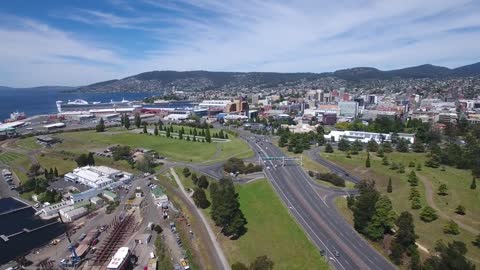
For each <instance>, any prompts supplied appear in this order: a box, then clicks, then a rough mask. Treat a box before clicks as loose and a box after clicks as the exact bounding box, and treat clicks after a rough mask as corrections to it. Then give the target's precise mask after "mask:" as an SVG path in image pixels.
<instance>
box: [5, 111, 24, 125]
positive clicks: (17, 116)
mask: <svg viewBox="0 0 480 270" xmlns="http://www.w3.org/2000/svg"><path fill="white" fill-rule="evenodd" d="M25 118H27V116H26V115H25V113H23V112H13V113H11V114H10V118H8V119H5V121H4V122H5V123H10V122H15V121H19V120H23V119H25Z"/></svg>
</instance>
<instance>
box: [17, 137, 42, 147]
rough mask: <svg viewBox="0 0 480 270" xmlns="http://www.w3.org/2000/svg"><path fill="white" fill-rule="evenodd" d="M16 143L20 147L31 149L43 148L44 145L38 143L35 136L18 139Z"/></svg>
mask: <svg viewBox="0 0 480 270" xmlns="http://www.w3.org/2000/svg"><path fill="white" fill-rule="evenodd" d="M16 144H17V146H19V147H22V148H25V149H29V150H35V149H40V148H42V146H41V145H40V144H38V143H37V139H36V138H35V137H28V138H24V139H21V140H18V141H17V142H16Z"/></svg>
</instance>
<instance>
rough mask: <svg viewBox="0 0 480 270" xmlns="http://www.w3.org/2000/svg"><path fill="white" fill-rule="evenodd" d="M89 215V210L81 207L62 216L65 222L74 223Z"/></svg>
mask: <svg viewBox="0 0 480 270" xmlns="http://www.w3.org/2000/svg"><path fill="white" fill-rule="evenodd" d="M87 213H88V211H87V208H85V207H79V208H75V209H72V210H70V211H65V212H64V213H63V214H61V215H62V217H63V219H64V221H65V222H72V221H74V220H76V219H78V218H81V217H83V216H84V215H86V214H87Z"/></svg>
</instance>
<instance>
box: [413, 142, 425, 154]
mask: <svg viewBox="0 0 480 270" xmlns="http://www.w3.org/2000/svg"><path fill="white" fill-rule="evenodd" d="M412 150H413V152H415V153H423V152H425V147H424V146H423V143H422V142H421V141H420V140H415V142H414V143H413V144H412Z"/></svg>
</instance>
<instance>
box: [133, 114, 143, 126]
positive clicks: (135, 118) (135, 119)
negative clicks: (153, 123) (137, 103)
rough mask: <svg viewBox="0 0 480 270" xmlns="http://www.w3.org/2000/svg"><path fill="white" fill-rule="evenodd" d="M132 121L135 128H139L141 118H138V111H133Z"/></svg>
mask: <svg viewBox="0 0 480 270" xmlns="http://www.w3.org/2000/svg"><path fill="white" fill-rule="evenodd" d="M134 121H135V126H136V127H137V128H140V126H141V125H142V119H141V118H140V114H139V113H135V116H134Z"/></svg>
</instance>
